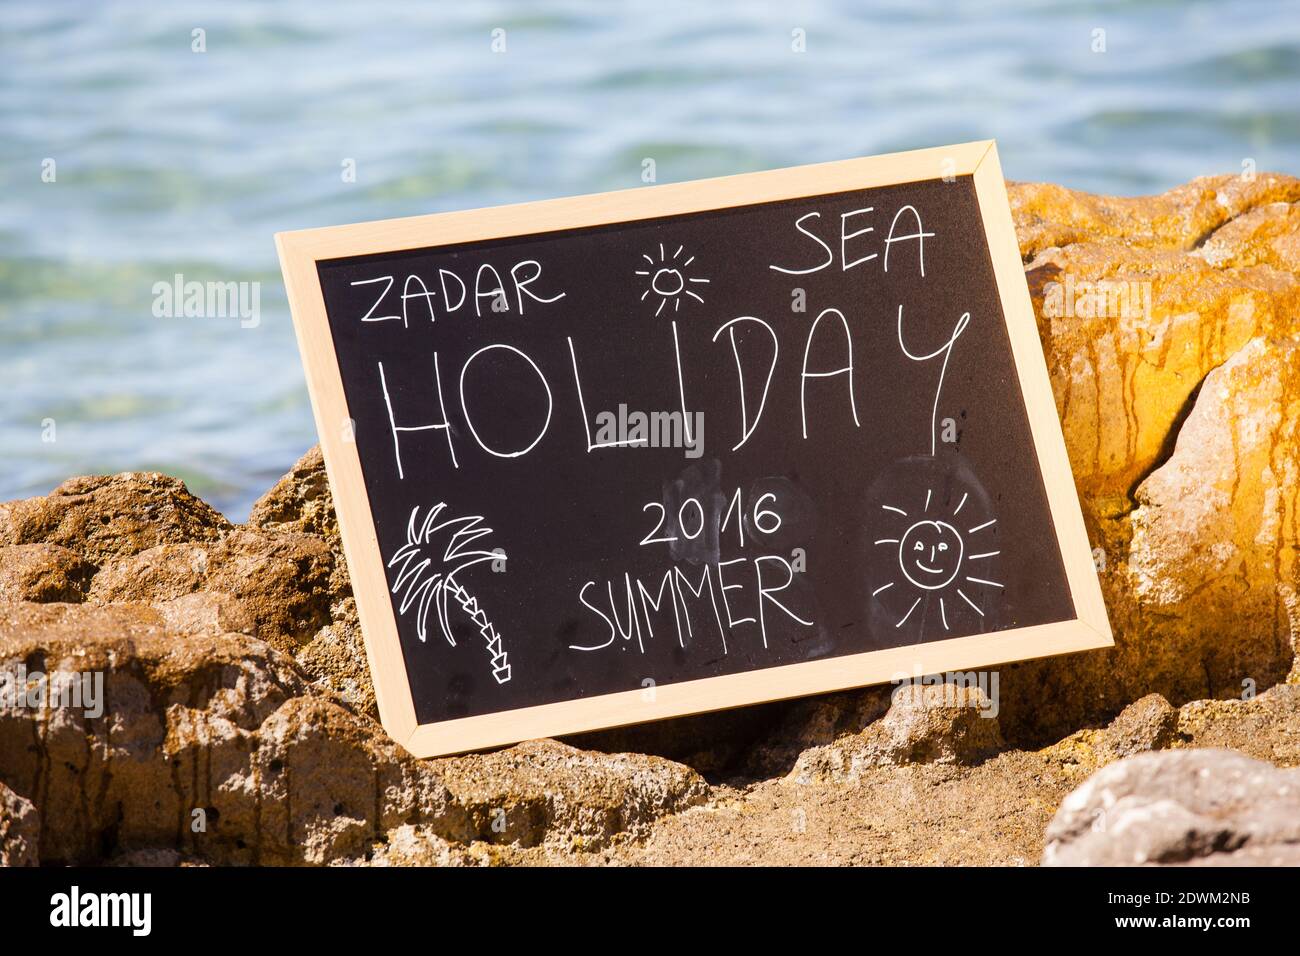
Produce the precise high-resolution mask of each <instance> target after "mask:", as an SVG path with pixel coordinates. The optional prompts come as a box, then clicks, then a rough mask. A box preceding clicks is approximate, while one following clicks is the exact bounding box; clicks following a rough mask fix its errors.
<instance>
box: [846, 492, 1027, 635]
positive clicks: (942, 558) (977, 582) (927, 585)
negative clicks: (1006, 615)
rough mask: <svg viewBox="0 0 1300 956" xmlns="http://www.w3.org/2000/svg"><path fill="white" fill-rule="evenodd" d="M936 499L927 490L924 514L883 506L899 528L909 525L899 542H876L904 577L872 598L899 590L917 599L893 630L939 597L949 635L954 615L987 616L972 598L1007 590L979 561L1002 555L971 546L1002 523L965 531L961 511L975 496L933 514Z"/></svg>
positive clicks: (982, 524)
mask: <svg viewBox="0 0 1300 956" xmlns="http://www.w3.org/2000/svg"><path fill="white" fill-rule="evenodd" d="M935 497H936V496H935V493H934V490H933V489H931V488H927V489H926V492H925V503H924V505H922V507H921V509H920V511H919V513H911V514H909V513H908V512H907V511H906V510H904V509H903V508H901V507H898V506H897V505H881V508H882V509H883V510H884V511H885V512H886V513H887V514H888V515H890V516H891V517H892V518H893V519H894V521H895V522H896V523H897V524H898V525H900V526H902V525H903V523H904V522H907V524H906V526H905V527H903V530H902V531H901V532H900V533H899V535H898V537H896V538H894V537H888V538H880V539H879V540H877V541H876V542H875V545H876V546H877V547H884V548H891V549H894V550H895V552H896V554H897V558H898V571H899V574H900V575H901V577H899V578H897V579H891V580H889V581H887V582H886V583H885V584H882V585H881V586H880V587H878V588H876V589H875V590H874V591H872V592H871V595H872V597H876V596H878V595H880V594H883V593H884V592H885V591H888V590H890V589H891V588H895V587H897V588H899V589H900V590H901V589H911V594H915V595H916V596H915V599H913V600H907V601H904V604H905V605H906V610H905V611H904V612H903V615H902V617H900V618H899V619H898V621H897V623H895V624H894V627H902V626H903V625H904V624H906V623H907V621H908V619H909V618H911V617H912V613H913V612H914V611H915V610H916V609H917V607H918V606H919V605H920V604H921V602H922V600H924V599H925V598H926V597H936V598H938V601H939V622H940V623H941V624H942V625H943V629H944V630H945V631H947V630H950V629H951V627H950V623H949V622H950V617H951V616H952V615H953V613H954V612H955V611H964V610H965V608H969V609H970V610H971V611H974V612H975V613H976V614H978V615H979V616H980V617H983V616H984V611H983V610H982V609H981V607H980V604H979V603H976V601H975V600H973V599H972V595H974V596H975V597H981V598H982V597H983V596H984V593H985V592H987V591H988V589H990V588H993V589H1001V588H1002V585H1001V584H1000V583H999V582H997V581H993V580H991V579H990V578H989V577H988V575H987V573H986V572H983V571H981V570H980V562H984V561H987V560H989V559H990V558H994V557H997V555H998V554H1000V553H1001V552H1000V551H998V550H996V549H993V548H992V546H990V545H985V546H981V545H979V544H974V543H969V542H973V541H975V540H977V539H975V538H974V536H975V535H980V534H981V533H982V532H987V531H989V530H990V529H992V528H993V527H994V526H995V525H996V524H997V519H996V518H993V519H991V520H988V521H982V522H980V523H978V524H976V525H975V526H974V527H969V528H968V527H965V524H966V522H964V521H963V520H962V518H961V512H962V509H963V508H964V507H965V506H966V502H967V501H968V500H969V498H970V495H969V494H967V493H963V494H962V496H961V500H960V501H958V502H957V504H956V506H955V507H954V508H952V510H951V511H950V512H949V511H947V510H946V509H939V508H935V509H934V510H933V511H932V510H931V506H932V505H933V504H934V502H935ZM886 533H888V532H886ZM968 552H973V553H968ZM972 562H976V563H974V564H972ZM911 594H909V595H908V597H911ZM958 602H961V603H958ZM981 603H982V602H981ZM963 605H964V607H963ZM900 606H902V605H900Z"/></svg>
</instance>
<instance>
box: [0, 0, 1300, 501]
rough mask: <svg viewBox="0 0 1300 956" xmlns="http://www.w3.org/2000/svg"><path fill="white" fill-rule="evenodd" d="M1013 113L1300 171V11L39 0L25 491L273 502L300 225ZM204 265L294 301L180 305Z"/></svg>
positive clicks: (541, 194) (1064, 134)
mask: <svg viewBox="0 0 1300 956" xmlns="http://www.w3.org/2000/svg"><path fill="white" fill-rule="evenodd" d="M196 28H201V29H203V30H204V31H206V35H205V39H206V47H207V49H206V52H203V53H196V52H193V51H192V49H191V45H192V31H193V30H194V29H196ZM496 28H502V29H504V30H505V45H506V49H505V52H504V53H494V52H492V49H491V44H492V31H493V30H494V29H496ZM796 28H798V29H802V30H803V31H805V34H806V52H803V53H796V52H794V51H793V50H792V31H793V30H795V29H796ZM1097 29H1101V30H1104V31H1105V46H1106V49H1105V52H1094V51H1093V46H1094V45H1095V44H1096V42H1097V41H1096V39H1095V37H1094V32H1093V31H1094V30H1097ZM988 137H995V138H997V139H998V140H999V145H1000V150H1001V156H1002V162H1003V166H1004V169H1005V171H1006V173H1007V175H1008V176H1009V177H1012V178H1015V179H1022V180H1051V181H1055V182H1059V183H1063V184H1066V185H1069V186H1072V187H1076V188H1081V189H1088V190H1093V191H1103V192H1110V193H1124V194H1138V193H1145V192H1154V191H1160V190H1163V189H1166V188H1169V187H1170V186H1173V185H1176V184H1178V183H1180V182H1183V181H1185V180H1187V179H1190V178H1192V177H1193V176H1198V175H1204V174H1209V173H1220V172H1240V171H1241V169H1242V163H1243V162H1244V161H1246V160H1248V159H1250V160H1253V161H1254V162H1255V164H1256V165H1257V167H1258V168H1259V169H1260V170H1269V169H1271V170H1278V171H1282V172H1288V173H1292V174H1295V173H1300V5H1297V4H1296V3H1294V2H1233V3H1232V4H1214V3H1201V4H1184V3H1174V2H1169V3H1156V2H1131V3H1098V4H1092V5H1081V4H1074V3H1058V2H1040V3H1032V4H1028V5H1012V4H1004V3H960V2H959V3H953V2H945V3H936V4H934V6H933V7H932V8H926V7H924V6H923V5H922V4H913V3H873V4H870V5H868V4H848V3H801V2H785V3H776V4H769V5H765V6H761V7H760V6H759V5H756V4H745V5H740V4H737V5H735V6H729V5H722V4H715V3H700V2H694V3H677V2H656V3H637V4H609V3H606V4H591V5H583V4H571V3H549V4H545V3H518V4H491V5H479V4H473V3H468V2H463V3H451V2H439V3H421V4H413V3H412V4H407V3H403V4H389V3H362V4H333V3H325V2H314V3H301V4H298V3H276V4H261V3H238V2H223V3H220V4H217V3H211V4H187V3H181V2H169V3H151V4H145V3H137V4H128V3H110V2H102V0H101V2H95V3H84V4H74V3H63V2H46V3H41V4H18V3H5V4H4V5H3V6H0V388H2V389H3V393H2V394H3V403H2V404H0V499H5V498H10V497H16V496H20V495H29V494H41V493H45V492H46V491H48V490H49V489H50V488H51V487H53V486H54V485H55V484H57V483H58V482H59V481H61V480H62V479H63V478H65V477H67V476H69V475H74V474H83V473H92V472H113V471H120V470H126V469H157V470H161V471H166V472H169V473H172V474H176V475H179V476H181V477H183V478H185V479H186V480H187V481H188V482H189V483H190V486H191V488H193V489H194V490H195V491H196V492H197V493H199V494H201V495H203V496H205V497H206V498H208V499H209V500H210V501H212V502H213V503H215V504H216V505H217V506H218V507H220V508H222V509H223V510H224V511H226V512H227V513H228V514H230V515H231V516H232V517H235V518H242V517H244V516H245V515H246V513H247V510H248V506H249V504H250V503H251V502H252V500H253V499H254V498H255V497H256V496H257V495H258V494H259V493H260V492H261V491H263V490H264V489H265V488H266V487H268V486H269V485H270V484H271V482H273V481H274V480H275V478H276V477H278V476H279V475H280V474H281V473H282V472H283V471H285V469H286V468H287V467H288V465H289V464H290V463H291V462H292V461H293V460H294V459H295V458H296V457H297V456H298V455H299V454H300V453H301V452H302V451H303V450H304V449H306V448H307V447H308V446H309V445H310V444H312V442H313V441H314V440H315V434H314V428H313V425H312V421H311V412H310V408H309V405H308V399H307V393H306V389H305V386H304V384H303V377H302V373H301V370H300V368H299V364H298V357H297V349H296V346H295V344H294V340H293V334H292V330H291V328H290V323H289V315H288V311H287V309H286V306H285V301H284V294H283V290H282V288H281V285H280V276H279V269H278V265H277V261H276V257H275V250H274V246H273V243H272V238H271V237H272V234H273V233H275V232H276V231H279V230H284V229H295V228H301V227H306V226H317V225H328V224H336V223H342V222H350V221H357V220H364V219H376V218H382V217H390V216H404V215H413V214H417V213H424V212H432V211H439V210H447V209H457V208H468V207H473V206H479V205H486V204H494V203H502V202H515V201H521V200H529V199H540V198H547V197H553V196H563V195H572V194H577V193H583V192H593V191H599V190H606V189H618V188H625V187H636V186H639V185H641V171H642V160H643V159H644V158H646V157H650V158H653V159H654V160H655V163H656V171H657V176H658V181H659V182H674V181H680V180H685V179H693V178H698V177H702V176H714V175H721V174H726V173H736V172H745V171H749V170H756V169H764V168H771V167H778V166H787V165H795V164H799V163H811V162H820V161H825V160H833V159H841V158H845V157H850V156H857V155H865V154H870V153H877V152H884V151H889V150H896V149H905V148H912V147H920V146H930V145H939V144H945V143H952V142H959V141H964V140H969V139H982V138H988ZM46 159H53V160H54V161H55V166H54V173H55V181H54V182H43V181H42V170H43V168H46V167H43V163H44V161H45V160H46ZM347 159H352V160H354V161H355V164H356V181H355V182H351V183H349V182H344V181H343V176H342V175H341V173H342V164H343V163H344V161H345V160H347ZM177 273H181V274H183V275H184V276H185V278H186V279H187V280H198V281H202V282H206V281H222V282H228V281H230V282H258V283H260V284H261V286H260V288H261V303H260V305H261V312H260V323H259V324H258V325H257V326H256V327H255V328H241V326H240V322H239V320H238V319H233V318H157V317H155V316H154V314H153V310H152V305H153V301H154V292H153V288H152V287H153V285H154V283H156V282H160V281H162V282H170V281H171V280H172V277H173V276H174V275H175V274H177Z"/></svg>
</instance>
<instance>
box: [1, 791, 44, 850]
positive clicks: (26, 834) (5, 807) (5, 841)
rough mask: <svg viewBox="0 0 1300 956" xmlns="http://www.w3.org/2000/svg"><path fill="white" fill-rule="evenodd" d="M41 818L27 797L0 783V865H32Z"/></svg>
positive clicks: (38, 841) (39, 834)
mask: <svg viewBox="0 0 1300 956" xmlns="http://www.w3.org/2000/svg"><path fill="white" fill-rule="evenodd" d="M40 840H41V821H40V817H39V816H38V815H37V813H36V808H35V807H34V806H32V802H31V801H30V800H25V799H23V798H22V797H20V796H18V794H16V793H14V792H13V791H12V790H10V789H9V788H8V787H6V786H5V785H4V784H3V783H0V866H36V865H37V864H38V863H39V862H40V854H39V852H38V849H39V847H40Z"/></svg>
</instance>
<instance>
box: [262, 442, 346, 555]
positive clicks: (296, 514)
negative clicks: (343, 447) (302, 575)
mask: <svg viewBox="0 0 1300 956" xmlns="http://www.w3.org/2000/svg"><path fill="white" fill-rule="evenodd" d="M248 524H249V527H252V528H264V529H266V530H270V531H295V532H299V533H302V534H315V535H320V536H321V537H322V538H324V539H325V540H326V541H328V542H329V544H330V547H332V548H334V550H335V551H337V552H340V553H341V552H342V545H341V543H340V540H339V525H338V518H337V517H336V516H335V513H334V496H333V494H332V493H331V492H330V485H329V478H328V477H327V476H326V474H325V459H324V457H322V455H321V450H320V445H314V446H312V448H310V449H309V450H308V451H307V453H306V454H305V455H303V456H302V457H301V458H299V459H298V460H297V461H296V462H295V463H294V465H293V468H291V469H290V470H289V473H288V474H287V475H285V476H284V477H283V478H281V479H280V480H279V481H277V482H276V483H275V485H274V486H273V487H272V488H271V490H270V491H268V492H267V493H266V494H264V495H262V497H261V498H258V499H257V501H255V502H254V503H253V509H252V511H251V512H250V513H249V515H248Z"/></svg>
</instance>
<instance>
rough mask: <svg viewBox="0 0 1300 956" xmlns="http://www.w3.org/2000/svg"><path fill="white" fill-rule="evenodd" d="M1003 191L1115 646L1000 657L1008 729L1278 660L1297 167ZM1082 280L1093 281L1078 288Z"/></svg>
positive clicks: (1284, 596)
mask: <svg viewBox="0 0 1300 956" xmlns="http://www.w3.org/2000/svg"><path fill="white" fill-rule="evenodd" d="M1010 193H1011V197H1012V205H1013V208H1014V210H1015V216H1016V224H1017V230H1018V234H1019V237H1020V243H1021V250H1022V253H1023V255H1024V257H1025V259H1026V261H1027V262H1028V265H1027V266H1026V278H1027V279H1028V281H1029V286H1030V291H1031V295H1032V298H1033V301H1034V306H1035V309H1036V311H1037V313H1038V316H1039V331H1040V335H1041V338H1042V340H1043V346H1044V351H1045V353H1046V356H1047V361H1048V367H1049V370H1050V373H1051V377H1052V384H1053V389H1054V392H1055V395H1056V400H1057V408H1058V411H1059V412H1060V414H1061V418H1062V422H1063V427H1064V431H1065V438H1066V443H1067V446H1068V449H1069V453H1070V461H1071V465H1072V468H1073V471H1074V476H1075V481H1076V485H1077V487H1078V489H1079V492H1080V496H1081V500H1082V504H1083V511H1084V518H1085V522H1086V524H1087V526H1088V531H1089V535H1090V538H1091V540H1092V544H1093V546H1094V548H1095V549H1097V553H1098V554H1099V555H1100V558H1101V560H1102V562H1103V569H1102V573H1101V578H1102V589H1103V593H1104V595H1105V598H1106V603H1107V608H1108V612H1109V615H1110V619H1111V625H1112V629H1113V630H1114V632H1115V636H1116V647H1115V648H1114V649H1113V650H1110V651H1098V652H1091V653H1088V654H1086V655H1074V656H1071V657H1069V658H1060V659H1048V660H1042V661H1031V662H1026V663H1021V664H1015V665H1011V666H1008V667H1006V668H1004V669H1003V670H1002V689H1003V699H1004V701H1005V703H1004V706H1003V708H1002V712H1001V714H1000V720H1001V724H1002V729H1003V732H1004V734H1006V735H1007V737H1008V739H1009V740H1011V741H1013V742H1015V743H1018V744H1021V745H1042V744H1045V743H1048V742H1050V741H1052V740H1055V739H1058V738H1059V737H1061V736H1064V735H1066V734H1069V733H1070V732H1071V731H1072V730H1074V729H1076V728H1078V727H1080V726H1086V725H1088V724H1098V723H1105V722H1107V721H1109V720H1110V718H1112V717H1113V716H1114V715H1115V714H1116V713H1118V712H1119V711H1120V710H1121V709H1122V708H1123V707H1124V706H1125V705H1126V704H1128V703H1130V702H1132V701H1134V700H1137V699H1138V698H1140V697H1142V696H1144V695H1146V694H1148V693H1152V692H1155V693H1159V694H1161V695H1163V696H1164V697H1166V698H1167V699H1168V700H1170V701H1171V702H1173V703H1174V704H1181V703H1183V702H1186V701H1189V700H1194V699H1197V698H1201V697H1217V696H1236V695H1238V694H1240V693H1241V690H1242V687H1243V681H1249V682H1251V684H1252V685H1253V686H1255V687H1258V688H1260V689H1263V688H1266V687H1268V686H1270V685H1271V684H1273V683H1276V682H1278V681H1280V680H1283V679H1285V677H1286V674H1287V672H1288V670H1289V669H1291V668H1292V667H1293V666H1294V665H1293V664H1292V661H1293V658H1294V648H1293V644H1294V638H1293V636H1292V635H1293V633H1294V632H1295V631H1296V623H1295V612H1294V611H1292V610H1291V608H1293V607H1294V606H1295V604H1296V601H1295V597H1294V589H1295V586H1296V571H1295V561H1294V555H1295V545H1296V532H1295V530H1294V529H1295V527H1296V525H1295V522H1294V521H1292V520H1291V519H1290V515H1291V511H1292V510H1293V509H1294V507H1295V502H1296V500H1297V495H1298V494H1300V483H1298V482H1297V474H1296V468H1295V467H1294V466H1293V465H1292V464H1291V463H1293V462H1296V461H1297V460H1300V448H1298V447H1297V434H1296V427H1295V408H1296V405H1295V398H1294V381H1295V375H1296V365H1297V361H1296V360H1297V354H1296V350H1295V340H1294V339H1293V338H1292V336H1293V335H1294V334H1295V331H1296V329H1295V316H1296V315H1297V314H1300V275H1298V274H1297V270H1300V259H1297V258H1296V257H1294V256H1290V255H1288V252H1289V250H1290V249H1291V248H1292V247H1293V246H1294V245H1295V244H1296V243H1297V242H1300V215H1297V213H1296V212H1295V208H1296V205H1297V201H1300V180H1295V179H1292V178H1290V177H1285V176H1273V175H1260V176H1258V177H1256V178H1255V179H1254V180H1253V181H1252V182H1246V181H1245V180H1242V179H1241V178H1240V177H1230V176H1221V177H1213V178H1210V179H1204V180H1197V181H1196V182H1193V183H1191V184H1188V185H1187V186H1184V187H1180V188H1178V189H1175V190H1172V191H1170V192H1169V193H1166V194H1164V195H1163V196H1153V197H1142V198H1137V199H1114V198H1109V197H1096V196H1087V195H1085V194H1081V193H1073V192H1071V191H1069V190H1064V189H1062V188H1061V187H1057V186H1044V185H1018V186H1013V187H1012V188H1011V190H1010ZM1130 282H1131V283H1136V286H1129V285H1128V283H1130ZM1089 283H1092V284H1094V285H1093V289H1094V291H1098V290H1100V291H1105V293H1106V294H1103V295H1099V296H1094V297H1092V298H1089V297H1086V296H1085V297H1082V298H1080V297H1079V296H1078V292H1079V290H1080V289H1086V288H1087V287H1088V284H1089ZM1105 283H1112V285H1111V286H1109V287H1107V286H1105V285H1104V284H1105ZM1115 283H1123V285H1116V284H1115ZM1070 284H1072V285H1073V288H1074V290H1075V293H1076V294H1075V296H1074V297H1070V296H1066V295H1065V294H1064V293H1065V290H1066V289H1067V288H1069V286H1070ZM1097 284H1102V285H1100V286H1098V285H1097ZM1123 289H1130V290H1134V291H1135V292H1136V294H1134V295H1129V296H1128V300H1127V304H1128V305H1130V306H1136V308H1130V309H1129V310H1128V311H1127V312H1125V310H1124V308H1123V307H1124V305H1125V304H1126V301H1125V298H1124V297H1123V296H1121V295H1119V292H1120V291H1121V290H1123ZM1148 289H1149V296H1150V304H1149V308H1148V307H1147V290H1148ZM1072 299H1073V300H1077V301H1073V304H1074V305H1076V306H1082V307H1083V308H1075V309H1073V310H1067V309H1065V308H1064V306H1065V305H1066V304H1070V302H1071V301H1072ZM1070 311H1072V313H1073V314H1069V313H1070ZM1238 443H1239V444H1238ZM1202 447H1204V449H1205V452H1206V454H1204V455H1202V453H1201V449H1202ZM1179 449H1181V450H1179ZM1234 475H1238V476H1240V480H1235V479H1234V478H1233V476H1234ZM1202 488H1203V489H1204V493H1201V491H1200V490H1199V489H1202ZM1193 489H1198V490H1196V492H1195V493H1189V492H1191V491H1192V490H1193ZM1180 496H1181V498H1180ZM1210 502H1213V505H1212V506H1211V505H1210ZM1202 586H1203V587H1202ZM1297 673H1300V670H1297Z"/></svg>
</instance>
